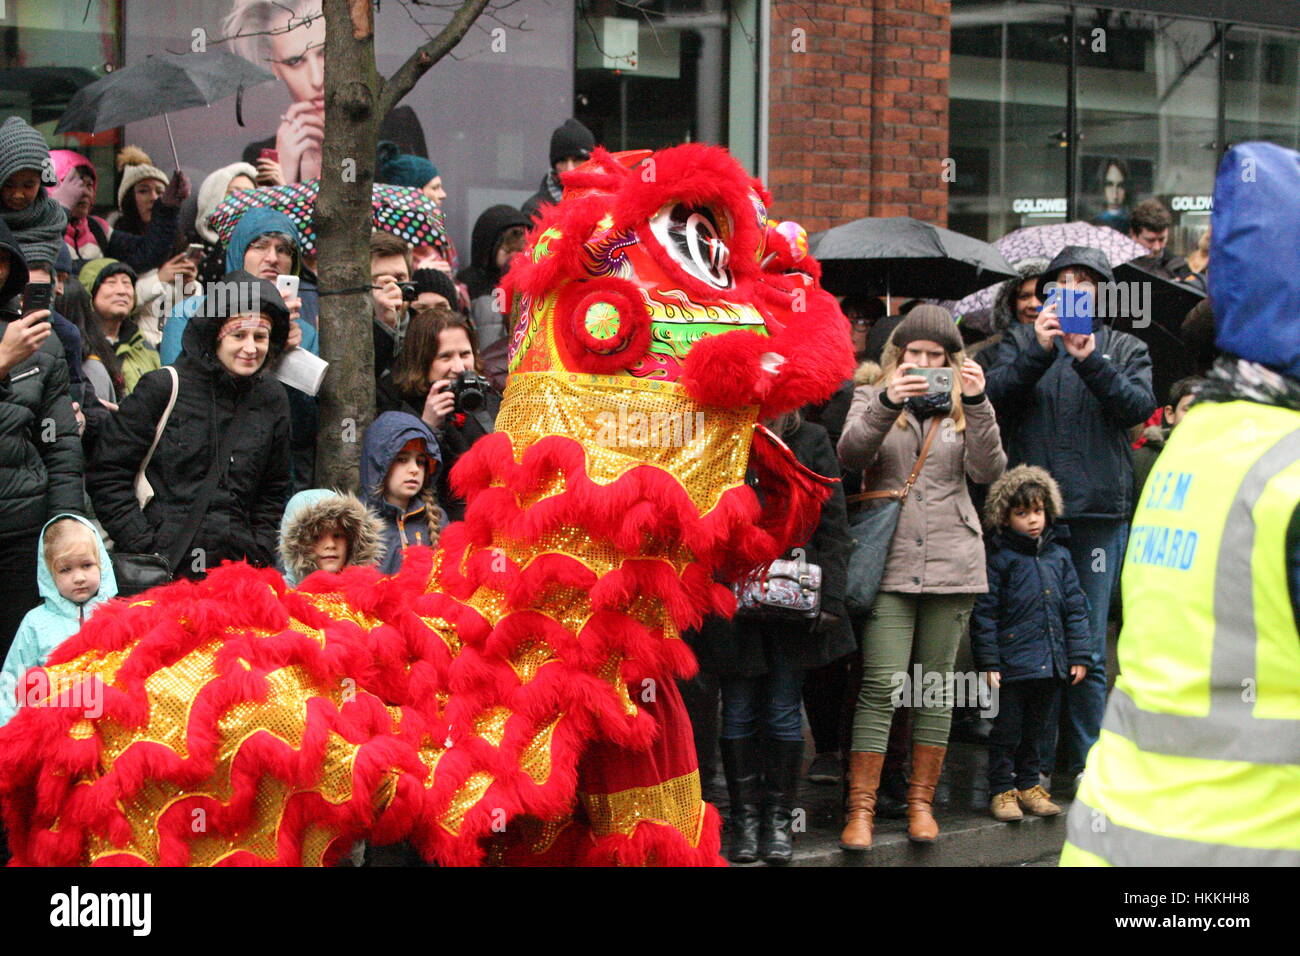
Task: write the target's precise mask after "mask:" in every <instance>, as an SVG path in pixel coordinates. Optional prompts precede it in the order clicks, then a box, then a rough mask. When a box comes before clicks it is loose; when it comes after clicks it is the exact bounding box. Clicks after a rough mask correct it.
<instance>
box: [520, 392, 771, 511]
mask: <svg viewBox="0 0 1300 956" xmlns="http://www.w3.org/2000/svg"><path fill="white" fill-rule="evenodd" d="M756 417H757V409H755V408H753V407H750V406H746V407H742V408H717V407H712V406H710V407H705V406H702V405H699V404H697V403H696V402H694V401H692V400H691V399H690V397H689V396H687V394H686V390H685V388H684V387H682V386H680V385H677V384H675V383H673V382H660V381H652V380H645V379H637V378H632V377H631V376H626V375H623V376H615V375H590V374H585V373H576V372H527V373H520V374H516V375H512V376H511V377H510V381H509V384H508V385H507V387H506V394H505V401H504V402H503V403H502V405H501V411H500V413H499V414H498V416H497V420H496V428H497V431H502V432H506V433H508V434H509V435H510V438H511V440H512V442H513V443H514V448H515V454H516V455H517V456H522V454H523V453H524V451H525V450H526V449H527V448H529V447H530V446H531V445H533V444H534V443H535V442H537V441H538V440H540V439H541V438H544V437H546V436H548V435H563V436H565V437H567V438H572V439H574V440H575V441H577V442H578V443H579V444H581V445H582V447H583V449H584V451H585V452H586V454H587V466H586V473H587V476H588V477H589V478H590V479H591V480H592V481H594V482H596V483H597V484H600V485H608V484H611V483H613V482H615V481H617V480H618V479H619V478H620V477H622V476H623V475H624V474H626V473H627V472H628V471H630V470H631V469H633V468H635V467H637V466H638V465H643V464H650V465H655V466H657V467H659V468H662V469H663V470H664V471H666V472H667V473H668V474H670V475H672V476H673V477H674V478H676V479H677V480H678V481H679V482H681V484H682V487H683V488H685V490H686V493H687V494H688V495H689V496H690V498H691V501H692V502H693V503H694V504H695V506H696V507H697V508H698V509H699V510H700V512H701V513H706V512H708V511H710V510H711V509H712V508H713V507H714V506H715V505H716V504H717V502H718V499H719V498H720V497H721V496H722V494H723V493H724V492H725V491H726V490H727V489H728V488H733V487H735V486H737V485H739V484H741V483H742V482H743V481H744V479H745V467H746V465H747V464H748V461H749V446H750V441H751V439H752V437H753V423H754V421H755V419H756Z"/></svg>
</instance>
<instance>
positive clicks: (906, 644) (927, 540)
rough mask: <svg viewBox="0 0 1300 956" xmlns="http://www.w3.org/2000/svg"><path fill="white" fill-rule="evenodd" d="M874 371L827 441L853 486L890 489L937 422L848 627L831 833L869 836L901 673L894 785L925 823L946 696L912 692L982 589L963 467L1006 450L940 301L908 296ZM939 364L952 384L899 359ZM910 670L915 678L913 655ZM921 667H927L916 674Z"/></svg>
mask: <svg viewBox="0 0 1300 956" xmlns="http://www.w3.org/2000/svg"><path fill="white" fill-rule="evenodd" d="M882 360H883V362H884V368H883V369H882V370H881V371H880V373H879V375H877V376H876V377H875V381H874V383H871V384H863V385H859V386H858V388H857V389H856V391H855V392H854V395H853V405H852V407H851V408H850V409H849V414H848V418H847V419H846V421H845V423H844V431H843V434H842V435H841V437H840V441H839V446H838V451H839V457H840V462H841V463H842V464H843V465H844V467H845V468H852V469H858V468H860V469H863V471H864V476H863V490H865V491H888V490H893V489H901V488H902V487H903V485H904V484H905V483H906V482H907V477H908V475H909V474H910V473H911V471H912V467H913V465H914V464H915V463H916V460H917V456H918V455H919V454H920V452H921V445H922V442H923V441H924V438H925V434H926V430H928V429H930V428H935V429H937V430H938V431H937V433H936V434H935V436H934V440H933V441H932V442H931V444H930V451H929V455H928V456H927V458H926V460H925V463H924V465H923V466H922V468H921V472H920V475H919V476H918V477H917V480H916V484H915V485H914V486H913V488H912V492H911V494H910V495H909V496H908V497H907V498H906V500H905V501H904V502H903V506H902V509H901V511H900V513H899V519H898V528H897V530H896V531H895V533H894V538H893V543H892V544H891V545H890V549H889V554H888V557H887V558H886V560H885V568H884V574H883V576H882V578H881V582H880V593H879V594H878V595H877V597H876V600H875V603H874V604H873V605H872V608H871V614H870V618H869V620H868V622H867V626H866V631H865V633H864V635H863V640H862V687H861V690H860V691H859V694H858V703H857V708H856V711H855V713H854V717H853V740H852V746H851V752H850V754H849V774H850V779H849V792H848V801H847V819H846V824H845V829H844V833H843V835H842V836H841V838H840V845H841V846H842V847H843V848H844V849H847V850H865V849H867V848H868V847H870V846H871V834H872V825H873V819H874V815H875V804H876V789H877V787H878V786H879V785H880V771H881V766H882V764H883V762H884V757H885V746H886V744H887V742H888V740H889V726H890V722H891V720H892V718H893V713H894V700H893V698H894V696H896V694H897V693H898V692H899V688H900V681H901V675H904V674H910V675H911V677H912V678H913V680H912V681H911V683H910V685H909V686H911V687H912V696H911V697H909V698H908V699H907V700H905V702H904V703H905V704H911V703H913V702H915V701H916V700H918V699H919V700H921V701H924V705H923V706H920V707H919V708H918V709H917V710H916V712H915V718H916V722H915V726H914V729H913V734H912V739H913V748H912V777H911V784H910V785H909V787H908V791H907V821H908V822H907V830H908V836H909V837H910V838H911V839H913V840H917V841H922V842H929V841H932V840H934V838H935V837H936V836H938V833H939V828H938V826H937V825H936V824H935V822H934V816H933V813H932V811H931V805H932V802H933V800H934V788H935V785H936V784H937V783H938V780H939V772H940V770H941V769H942V768H943V758H944V752H945V750H946V748H947V746H948V727H949V724H950V723H951V720H952V702H951V699H950V697H949V696H948V695H947V694H945V695H943V697H944V699H943V701H942V702H941V703H936V702H934V701H933V700H932V699H931V698H932V696H933V695H932V694H923V691H924V690H925V688H927V687H932V686H934V682H936V681H942V682H943V686H946V687H950V686H951V685H950V683H949V681H950V680H951V675H952V668H953V659H954V657H955V656H956V653H957V644H958V642H959V641H960V639H961V635H962V632H963V631H964V630H965V628H966V621H967V619H968V618H969V616H970V611H971V607H972V605H973V604H974V603H975V596H976V595H977V594H981V593H983V592H984V591H987V590H988V581H987V578H986V577H985V571H984V542H983V537H982V535H981V532H980V522H979V517H978V516H977V514H976V511H975V507H974V505H973V504H971V500H970V495H969V494H968V493H967V490H966V479H967V478H970V480H971V481H974V482H976V483H979V484H985V483H987V482H990V481H993V480H994V479H996V478H997V477H998V476H999V475H1001V474H1002V471H1003V469H1004V468H1005V467H1006V463H1007V458H1006V454H1005V453H1004V452H1003V450H1002V441H1001V438H1000V436H999V435H998V425H997V419H996V418H995V417H994V414H993V406H992V405H991V404H990V403H989V401H988V399H987V398H986V397H985V395H984V371H983V369H981V368H980V366H979V365H978V364H977V363H976V362H974V361H972V360H970V359H968V358H966V357H965V355H964V354H963V352H962V341H961V336H960V335H959V334H958V332H957V326H956V324H955V323H954V322H953V320H952V316H951V314H950V313H949V312H948V311H947V310H946V309H943V308H940V307H939V306H928V305H923V306H917V307H916V308H915V309H913V310H912V311H911V313H909V315H908V316H907V318H906V319H904V320H903V322H901V323H900V324H899V326H898V327H897V328H896V329H895V330H894V333H893V335H892V336H891V337H890V340H889V344H888V345H887V346H886V348H885V352H884V355H883V356H882ZM944 366H946V367H948V368H950V369H952V371H953V376H952V378H953V387H952V392H951V393H950V394H949V393H941V394H927V393H926V390H927V387H928V385H927V380H926V379H925V378H922V377H920V376H918V375H911V374H909V372H910V371H911V370H912V369H913V368H935V367H944ZM917 665H919V667H920V668H921V674H922V675H923V676H922V681H923V682H922V683H921V684H920V685H918V684H916V682H915V679H914V678H915V672H914V671H913V670H912V668H913V667H914V666H917ZM930 675H935V676H930Z"/></svg>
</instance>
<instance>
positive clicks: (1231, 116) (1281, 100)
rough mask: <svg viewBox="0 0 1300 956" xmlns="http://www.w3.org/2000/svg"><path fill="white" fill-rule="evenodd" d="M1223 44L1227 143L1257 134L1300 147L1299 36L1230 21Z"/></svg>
mask: <svg viewBox="0 0 1300 956" xmlns="http://www.w3.org/2000/svg"><path fill="white" fill-rule="evenodd" d="M1227 48H1228V63H1227V68H1226V73H1227V77H1226V81H1225V85H1224V113H1225V117H1224V118H1225V120H1226V122H1227V134H1228V142H1229V143H1239V142H1242V141H1244V140H1251V139H1262V140H1268V141H1269V142H1272V143H1278V144H1279V145H1282V146H1289V147H1290V148H1291V149H1300V38H1298V37H1296V36H1295V35H1294V34H1283V33H1272V32H1266V31H1263V30H1253V29H1247V28H1245V27H1236V26H1234V27H1233V28H1232V29H1231V30H1230V31H1229V32H1228V40H1227Z"/></svg>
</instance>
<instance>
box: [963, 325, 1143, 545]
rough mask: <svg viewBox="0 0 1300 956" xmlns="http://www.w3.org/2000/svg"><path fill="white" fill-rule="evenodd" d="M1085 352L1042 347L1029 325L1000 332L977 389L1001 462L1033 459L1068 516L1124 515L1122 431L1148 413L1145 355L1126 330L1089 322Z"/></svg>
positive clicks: (1127, 472)
mask: <svg viewBox="0 0 1300 956" xmlns="http://www.w3.org/2000/svg"><path fill="white" fill-rule="evenodd" d="M1095 335H1096V337H1097V345H1096V348H1095V350H1094V351H1093V353H1092V354H1091V355H1089V356H1088V358H1087V359H1086V360H1085V361H1083V362H1079V361H1076V360H1075V359H1074V358H1072V357H1071V356H1070V355H1069V353H1068V352H1066V351H1065V347H1064V345H1063V344H1062V343H1055V344H1056V349H1055V352H1048V351H1045V350H1044V349H1043V348H1042V346H1040V345H1039V344H1038V340H1037V338H1036V337H1035V336H1034V327H1033V326H1032V325H1016V326H1013V327H1011V328H1010V329H1008V330H1007V333H1006V335H1005V336H1004V337H1003V339H1002V341H1001V343H1000V344H999V345H998V348H997V352H996V354H995V355H994V356H993V360H992V367H991V368H990V369H989V371H988V374H987V375H986V377H985V381H986V384H985V391H986V392H987V393H988V396H989V400H990V401H992V402H993V407H994V409H995V410H996V411H997V415H998V427H999V428H1000V429H1001V431H1002V435H1003V440H1004V442H1005V444H1006V448H1007V459H1008V461H1007V467H1009V468H1010V467H1013V466H1015V465H1022V464H1028V465H1039V466H1041V467H1043V468H1046V469H1047V470H1048V471H1049V472H1050V473H1051V475H1052V477H1054V478H1055V479H1056V480H1057V481H1058V482H1060V484H1061V492H1062V494H1063V495H1064V498H1065V516H1066V517H1068V518H1112V519H1123V520H1125V521H1127V520H1128V517H1129V513H1130V512H1131V510H1132V500H1131V499H1132V494H1133V493H1132V487H1133V460H1132V455H1131V451H1130V449H1129V436H1128V429H1130V428H1132V427H1133V426H1134V425H1139V424H1141V423H1142V422H1144V421H1146V420H1147V418H1148V417H1150V415H1151V413H1152V412H1153V411H1154V410H1155V407H1156V398H1155V395H1154V394H1153V393H1152V391H1151V355H1150V353H1149V352H1148V351H1147V347H1146V344H1145V343H1143V342H1142V341H1141V340H1140V339H1138V338H1137V337H1136V336H1133V335H1130V334H1128V333H1127V332H1117V331H1115V330H1114V329H1111V328H1108V327H1106V326H1100V327H1099V328H1097V330H1096V332H1095Z"/></svg>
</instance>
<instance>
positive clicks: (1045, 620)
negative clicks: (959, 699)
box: [970, 526, 1091, 681]
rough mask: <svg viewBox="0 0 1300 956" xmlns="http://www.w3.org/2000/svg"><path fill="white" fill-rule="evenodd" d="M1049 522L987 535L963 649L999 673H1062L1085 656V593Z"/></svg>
mask: <svg viewBox="0 0 1300 956" xmlns="http://www.w3.org/2000/svg"><path fill="white" fill-rule="evenodd" d="M1065 536H1066V532H1065V531H1064V529H1061V528H1059V527H1054V526H1049V527H1048V528H1047V529H1046V530H1044V531H1043V533H1042V535H1041V536H1040V537H1038V538H1036V539H1035V538H1031V537H1029V536H1027V535H1023V534H1020V533H1018V532H1016V531H1012V530H1011V529H1009V528H1003V529H1001V530H1000V531H997V532H995V533H994V534H993V535H991V536H990V538H989V551H988V573H989V589H988V592H987V593H985V594H981V595H980V596H979V597H978V598H976V599H975V608H974V610H973V611H972V612H971V619H970V643H971V653H972V655H973V656H974V658H975V666H976V668H978V669H979V670H980V671H999V672H1000V673H1001V674H1002V680H1004V681H1017V680H1034V679H1037V678H1044V677H1054V678H1058V679H1065V678H1068V677H1069V674H1070V666H1071V665H1073V664H1085V665H1086V664H1090V663H1091V657H1090V656H1089V646H1090V644H1091V634H1090V627H1089V624H1088V598H1087V595H1085V594H1084V593H1083V588H1082V587H1081V586H1080V585H1079V576H1078V574H1077V573H1076V572H1075V570H1074V562H1073V561H1072V560H1071V559H1070V552H1069V551H1067V550H1066V549H1065V548H1064V547H1063V546H1062V545H1061V544H1060V541H1061V540H1062V539H1063V538H1064V537H1065Z"/></svg>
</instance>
